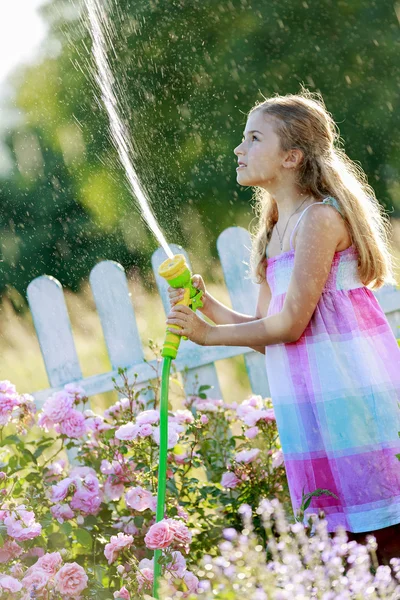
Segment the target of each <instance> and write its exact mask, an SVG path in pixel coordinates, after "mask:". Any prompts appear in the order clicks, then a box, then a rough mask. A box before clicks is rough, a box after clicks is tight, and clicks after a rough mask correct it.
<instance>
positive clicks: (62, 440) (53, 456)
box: [41, 439, 64, 469]
mask: <svg viewBox="0 0 400 600" xmlns="http://www.w3.org/2000/svg"><path fill="white" fill-rule="evenodd" d="M63 448H64V439H61V447H60V448H59V449H58V450H57V452H56V453H55V454H53V455H52V456H50V458H48V459H47V460H46V461H45V462H44V463H43V464H42V466H41V469H43V467H45V466H46V465H47V463H48V462H50V461H51V460H53V458H55V457H56V456H57V454H59V453H60V452H61V450H62V449H63Z"/></svg>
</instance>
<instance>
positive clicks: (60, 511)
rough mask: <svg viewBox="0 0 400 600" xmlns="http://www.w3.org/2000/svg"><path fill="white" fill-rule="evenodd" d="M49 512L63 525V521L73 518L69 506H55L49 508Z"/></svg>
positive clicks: (73, 514)
mask: <svg viewBox="0 0 400 600" xmlns="http://www.w3.org/2000/svg"><path fill="white" fill-rule="evenodd" d="M50 512H51V514H52V515H53V517H54V518H55V519H57V521H58V522H59V523H64V521H67V520H68V519H73V518H74V516H75V513H74V511H73V510H72V509H71V507H70V505H69V504H55V505H54V506H52V507H51V508H50Z"/></svg>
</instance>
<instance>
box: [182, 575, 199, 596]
mask: <svg viewBox="0 0 400 600" xmlns="http://www.w3.org/2000/svg"><path fill="white" fill-rule="evenodd" d="M183 579H184V582H185V583H186V585H187V587H188V592H193V593H195V592H197V590H198V588H199V580H198V578H197V577H196V575H194V574H193V573H191V572H190V571H186V572H185V574H184V576H183Z"/></svg>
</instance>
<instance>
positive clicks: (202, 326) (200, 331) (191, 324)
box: [166, 304, 212, 346]
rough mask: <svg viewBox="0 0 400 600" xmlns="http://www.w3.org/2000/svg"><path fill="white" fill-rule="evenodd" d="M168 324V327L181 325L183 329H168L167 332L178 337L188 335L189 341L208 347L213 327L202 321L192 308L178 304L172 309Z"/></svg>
mask: <svg viewBox="0 0 400 600" xmlns="http://www.w3.org/2000/svg"><path fill="white" fill-rule="evenodd" d="M166 323H168V325H179V327H181V329H176V328H175V327H167V330H168V331H170V332H171V333H175V334H176V335H186V337H187V338H188V339H189V340H191V341H192V342H194V343H195V344H198V345H199V346H205V345H206V341H207V337H208V334H209V332H210V330H211V327H212V325H209V324H208V323H206V322H205V321H203V319H200V317H198V316H197V315H196V313H195V312H194V311H193V310H192V309H191V308H189V307H188V306H185V305H184V304H178V305H177V306H174V307H173V308H172V310H171V312H170V313H169V315H168V318H167V320H166Z"/></svg>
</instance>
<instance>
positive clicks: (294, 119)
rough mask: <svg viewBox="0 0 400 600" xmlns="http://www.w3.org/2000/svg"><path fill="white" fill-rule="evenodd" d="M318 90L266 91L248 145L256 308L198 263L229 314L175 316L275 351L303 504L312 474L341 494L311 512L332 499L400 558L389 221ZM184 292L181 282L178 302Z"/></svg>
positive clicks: (313, 482)
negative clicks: (218, 288)
mask: <svg viewBox="0 0 400 600" xmlns="http://www.w3.org/2000/svg"><path fill="white" fill-rule="evenodd" d="M315 96H317V97H313V95H312V94H311V92H308V91H307V90H304V89H302V90H301V93H300V94H296V95H286V96H279V95H277V96H276V97H271V98H269V99H266V100H265V101H264V102H262V103H259V104H256V105H255V106H254V107H253V108H252V109H251V110H250V113H249V115H248V119H247V123H246V128H245V131H244V134H243V135H244V137H243V140H242V143H241V144H240V145H239V146H237V147H236V148H235V150H234V153H235V155H236V156H237V157H238V162H239V166H238V168H237V181H238V183H239V184H240V185H242V186H254V187H255V188H256V200H257V205H256V209H257V212H258V216H259V221H258V229H257V232H256V235H255V236H252V242H253V244H252V251H251V259H250V263H251V267H252V270H253V273H255V275H256V277H257V283H258V284H260V289H259V299H258V305H257V310H256V315H255V316H250V315H243V314H239V313H237V312H235V311H233V310H231V309H229V308H228V307H226V306H224V305H223V304H221V303H219V302H218V301H217V300H216V299H215V298H213V297H212V296H211V295H210V294H209V293H207V291H206V288H205V285H204V282H203V279H202V278H201V277H200V276H199V275H196V276H194V280H195V281H197V283H198V285H199V287H200V288H201V289H203V291H204V307H203V308H202V312H203V313H204V314H205V315H206V316H207V317H209V318H210V319H211V320H212V321H213V322H214V323H215V326H212V325H210V324H209V323H207V322H205V321H204V320H202V319H201V318H200V317H199V316H197V315H196V313H195V312H193V311H192V310H191V309H190V308H188V307H186V306H182V305H179V306H173V308H172V310H171V312H170V314H169V315H168V319H167V323H168V324H174V325H178V326H180V327H181V329H180V330H176V329H173V331H174V333H176V332H177V331H178V333H179V334H180V335H186V336H187V337H188V338H189V339H191V340H192V341H193V342H195V343H197V344H200V345H208V346H211V345H224V346H249V347H251V348H254V349H255V350H257V351H259V352H262V353H265V360H266V368H267V375H268V380H269V384H270V390H271V398H272V402H273V405H274V410H275V416H276V422H277V427H278V431H279V436H280V441H281V445H282V451H283V455H284V460H285V467H286V474H287V478H288V483H289V490H290V495H291V500H292V504H293V509H294V510H297V508H298V507H299V506H300V504H301V499H302V491H303V488H304V493H307V492H310V491H313V490H315V489H317V488H325V489H329V490H330V491H331V492H333V493H334V494H335V495H336V496H337V498H336V497H333V496H326V495H325V496H320V497H318V498H313V500H312V503H311V506H310V507H309V508H308V509H307V510H306V515H307V514H308V513H310V512H314V513H315V512H318V510H319V509H322V510H323V511H324V512H325V515H326V519H327V521H328V531H329V532H330V533H331V535H332V533H333V532H334V531H335V530H336V528H337V526H338V525H342V526H343V527H344V528H345V529H346V531H347V533H348V537H349V538H350V539H355V540H357V541H359V542H361V543H366V541H367V534H373V535H374V536H375V537H376V541H377V544H378V552H377V553H378V560H379V561H381V562H382V563H383V564H387V562H388V561H389V560H390V558H392V557H400V461H399V459H398V458H397V457H396V454H398V453H400V439H399V431H400V408H399V404H398V403H399V401H400V348H399V347H398V345H397V341H396V338H395V336H394V335H393V332H392V330H391V328H390V326H389V323H388V321H387V319H386V317H385V314H384V313H383V311H382V309H381V308H380V305H379V303H378V301H377V300H376V298H375V296H374V294H373V293H372V291H371V290H376V289H379V288H380V287H382V286H383V285H384V284H385V283H390V284H396V280H395V278H394V276H393V270H392V269H393V266H392V257H391V254H390V249H389V243H388V233H389V221H388V220H386V219H387V217H386V215H385V214H384V210H383V208H382V207H381V206H380V204H379V203H378V201H377V200H376V198H375V195H374V191H373V189H372V187H370V186H369V185H368V184H367V182H366V176H365V174H364V172H363V171H362V170H361V168H359V167H358V166H357V165H356V164H355V163H353V162H352V161H351V160H350V159H349V158H348V157H347V155H346V154H345V152H344V151H343V150H341V149H340V148H338V146H337V142H338V140H339V136H338V134H337V133H336V129H335V123H334V121H333V119H332V118H331V115H330V114H329V113H328V112H327V110H326V108H325V106H324V103H323V101H322V99H321V98H320V97H319V96H318V95H315ZM180 292H181V290H174V289H172V288H169V293H170V299H171V303H172V304H175V302H177V301H178V300H179V299H180V298H181V296H180V295H179V293H180ZM316 509H317V510H316Z"/></svg>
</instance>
